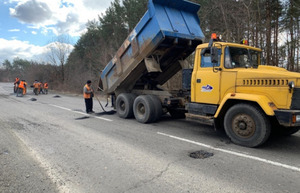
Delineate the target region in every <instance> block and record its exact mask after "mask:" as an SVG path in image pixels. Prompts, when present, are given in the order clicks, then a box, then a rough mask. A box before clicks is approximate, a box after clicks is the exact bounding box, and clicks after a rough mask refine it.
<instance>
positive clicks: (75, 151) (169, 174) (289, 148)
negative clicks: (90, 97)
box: [0, 83, 300, 193]
mask: <svg viewBox="0 0 300 193" xmlns="http://www.w3.org/2000/svg"><path fill="white" fill-rule="evenodd" d="M12 86H13V84H12V83H0V192H1V193H2V192H3V193H6V192H38V193H40V192H59V193H62V192H70V193H76V192H78V193H86V192H88V193H89V192H91V193H93V192H97V193H98V192H100V193H102V192H103V193H114V192H115V193H143V192H145V193H148V192H154V193H158V192H159V193H168V192H170V193H177V192H178V193H181V192H195V193H196V192H197V193H199V192H205V193H206V192H222V193H224V192H230V193H232V192H249V193H253V192H272V193H275V192H278V193H281V192H291V193H297V192H300V132H298V133H296V134H294V135H293V136H290V137H272V138H271V139H270V140H269V141H268V142H267V143H266V144H265V145H264V146H262V147H260V148H245V147H240V146H237V145H234V144H232V143H230V141H229V140H228V138H227V137H226V136H225V134H224V132H222V131H214V129H213V128H212V127H208V126H205V125H201V124H198V123H192V122H188V121H185V120H173V119H171V118H170V117H169V116H168V115H165V116H164V117H163V118H162V119H161V121H160V122H158V123H153V124H140V123H138V122H137V121H135V120H134V119H126V120H125V119H121V118H119V117H118V116H117V115H116V114H112V115H105V114H101V113H100V112H101V108H100V106H99V104H98V102H97V101H96V100H95V101H94V110H95V111H96V113H99V114H94V115H87V114H85V113H84V109H85V106H84V101H83V99H82V97H81V96H74V95H64V94H57V93H52V92H51V91H50V93H49V94H48V95H39V96H34V95H33V94H32V91H31V90H30V91H29V94H28V95H26V96H24V97H16V96H15V95H14V94H13V93H12V90H13V88H12ZM32 99H36V101H35V100H32ZM102 104H105V101H102ZM107 110H111V109H109V108H108V109H107ZM200 150H202V151H205V152H206V153H205V154H204V155H210V157H207V158H204V159H194V158H191V157H190V153H192V152H196V151H200Z"/></svg>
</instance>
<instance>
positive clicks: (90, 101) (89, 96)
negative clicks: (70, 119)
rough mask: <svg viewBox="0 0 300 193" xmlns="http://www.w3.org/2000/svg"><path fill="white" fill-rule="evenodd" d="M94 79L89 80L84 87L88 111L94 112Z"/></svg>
mask: <svg viewBox="0 0 300 193" xmlns="http://www.w3.org/2000/svg"><path fill="white" fill-rule="evenodd" d="M91 84H92V81H90V80H88V81H87V82H86V85H84V87H83V98H84V101H85V107H86V113H94V111H93V96H94V91H93V89H92V88H91Z"/></svg>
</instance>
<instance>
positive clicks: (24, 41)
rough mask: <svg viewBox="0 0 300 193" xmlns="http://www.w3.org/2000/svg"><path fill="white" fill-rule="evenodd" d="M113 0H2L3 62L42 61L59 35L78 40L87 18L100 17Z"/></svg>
mask: <svg viewBox="0 0 300 193" xmlns="http://www.w3.org/2000/svg"><path fill="white" fill-rule="evenodd" d="M111 1H112V0H1V1H0V65H1V64H2V63H3V61H4V60H6V59H8V60H10V61H12V60H13V59H14V58H16V57H19V58H22V59H28V60H35V61H39V62H42V61H43V60H44V58H45V55H46V54H47V52H48V49H47V47H48V46H49V45H50V43H51V42H53V40H55V39H56V37H57V36H60V35H64V36H67V37H69V41H68V42H67V43H68V44H70V45H69V46H70V47H71V48H72V45H74V44H75V43H76V41H77V40H78V38H79V37H80V35H81V34H83V33H84V32H85V30H86V27H85V24H86V23H87V22H88V20H93V19H97V18H98V15H101V13H104V12H105V10H106V9H107V8H108V7H109V5H110V2H111Z"/></svg>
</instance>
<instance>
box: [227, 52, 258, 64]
mask: <svg viewBox="0 0 300 193" xmlns="http://www.w3.org/2000/svg"><path fill="white" fill-rule="evenodd" d="M259 61H260V52H258V51H255V50H250V49H246V48H238V47H226V48H225V68H257V67H258V65H259Z"/></svg>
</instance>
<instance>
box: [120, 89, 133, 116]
mask: <svg viewBox="0 0 300 193" xmlns="http://www.w3.org/2000/svg"><path fill="white" fill-rule="evenodd" d="M135 97H136V96H135V95H134V94H132V93H122V94H120V95H119V96H118V97H117V101H116V109H117V114H118V115H119V117H121V118H124V119H127V118H132V117H133V102H134V99H135Z"/></svg>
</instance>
